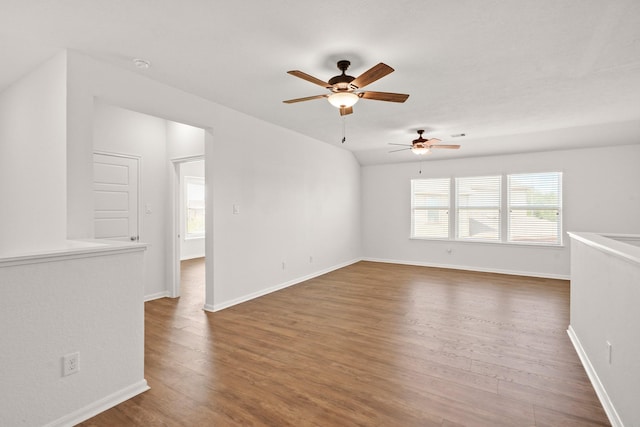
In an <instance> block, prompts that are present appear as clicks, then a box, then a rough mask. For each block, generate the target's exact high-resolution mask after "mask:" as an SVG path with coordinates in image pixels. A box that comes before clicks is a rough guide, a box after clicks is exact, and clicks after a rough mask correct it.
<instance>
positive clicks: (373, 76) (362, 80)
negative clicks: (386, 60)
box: [351, 62, 393, 89]
mask: <svg viewBox="0 0 640 427" xmlns="http://www.w3.org/2000/svg"><path fill="white" fill-rule="evenodd" d="M391 73H393V68H391V67H389V66H388V65H387V64H383V63H382V62H381V63H379V64H378V65H375V66H373V67H371V68H370V69H368V70H367V71H365V72H364V73H362V74H360V75H359V76H358V77H356V79H355V80H353V81H352V82H351V86H353V87H355V88H356V89H362V88H363V87H365V86H366V85H368V84H371V83H373V82H375V81H376V80H378V79H381V78H383V77H384V76H386V75H387V74H391Z"/></svg>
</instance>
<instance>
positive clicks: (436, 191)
mask: <svg viewBox="0 0 640 427" xmlns="http://www.w3.org/2000/svg"><path fill="white" fill-rule="evenodd" d="M450 186H451V180H450V179H449V178H436V179H413V180H411V237H412V238H425V239H447V238H449V199H450V194H449V193H450Z"/></svg>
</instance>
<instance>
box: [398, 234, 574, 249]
mask: <svg viewBox="0 0 640 427" xmlns="http://www.w3.org/2000/svg"><path fill="white" fill-rule="evenodd" d="M409 240H418V241H420V240H422V241H427V242H438V243H447V244H452V243H463V244H475V245H489V246H507V247H517V246H523V247H530V248H531V247H533V248H544V249H564V248H565V244H564V242H563V243H561V244H543V243H526V242H492V241H489V240H453V239H436V238H426V237H409Z"/></svg>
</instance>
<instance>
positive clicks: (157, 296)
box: [144, 291, 169, 302]
mask: <svg viewBox="0 0 640 427" xmlns="http://www.w3.org/2000/svg"><path fill="white" fill-rule="evenodd" d="M168 296H169V291H161V292H156V293H155V294H150V295H145V296H144V302H147V301H152V300H154V299H160V298H165V297H168Z"/></svg>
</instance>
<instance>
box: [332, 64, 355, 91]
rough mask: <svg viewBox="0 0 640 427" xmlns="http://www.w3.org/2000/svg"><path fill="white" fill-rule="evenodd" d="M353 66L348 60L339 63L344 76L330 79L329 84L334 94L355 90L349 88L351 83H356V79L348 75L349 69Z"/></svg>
mask: <svg viewBox="0 0 640 427" xmlns="http://www.w3.org/2000/svg"><path fill="white" fill-rule="evenodd" d="M349 65H351V62H349V61H347V60H342V61H338V69H339V70H340V71H342V74H340V75H339V76H335V77H332V78H331V79H329V82H328V83H329V84H330V85H331V86H332V87H331V90H332V91H334V92H339V91H347V90H352V89H353V88H352V87H350V86H349V83H351V82H352V81H354V80H355V79H356V78H355V77H353V76H348V75H347V74H346V71H347V69H348V68H349Z"/></svg>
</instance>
